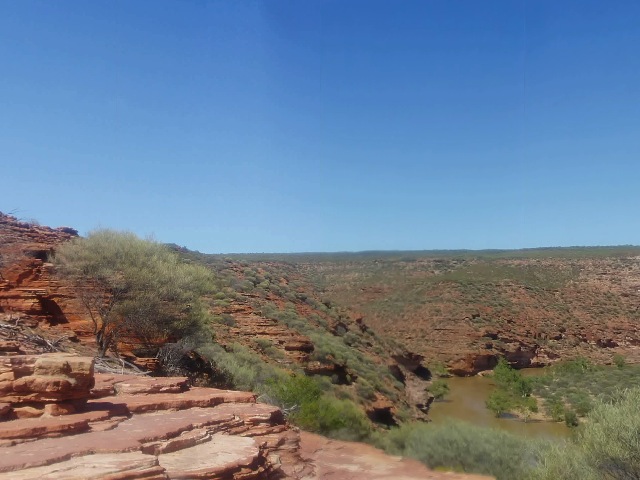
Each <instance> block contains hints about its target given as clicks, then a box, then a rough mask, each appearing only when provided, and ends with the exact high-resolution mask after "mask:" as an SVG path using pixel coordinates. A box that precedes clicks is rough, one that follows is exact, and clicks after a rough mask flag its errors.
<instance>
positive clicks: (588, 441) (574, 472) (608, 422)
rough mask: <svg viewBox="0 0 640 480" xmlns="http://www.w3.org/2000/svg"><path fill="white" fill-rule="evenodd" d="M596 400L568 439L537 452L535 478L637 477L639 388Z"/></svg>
mask: <svg viewBox="0 0 640 480" xmlns="http://www.w3.org/2000/svg"><path fill="white" fill-rule="evenodd" d="M614 397H615V400H614V401H610V402H605V401H602V400H598V401H597V402H595V406H594V408H593V410H592V411H591V413H590V414H589V421H588V422H586V423H585V424H584V425H582V426H581V427H580V428H579V429H577V434H576V436H575V437H573V438H572V439H571V441H569V442H568V443H566V444H564V445H559V446H553V445H551V446H549V447H548V448H547V449H546V450H544V451H542V452H541V455H540V466H539V468H538V469H536V471H535V472H534V473H533V475H532V477H531V478H533V479H535V480H575V479H586V480H596V479H611V480H626V479H637V478H640V436H638V432H640V388H637V387H636V388H633V389H630V390H625V391H618V392H616V394H615V395H614Z"/></svg>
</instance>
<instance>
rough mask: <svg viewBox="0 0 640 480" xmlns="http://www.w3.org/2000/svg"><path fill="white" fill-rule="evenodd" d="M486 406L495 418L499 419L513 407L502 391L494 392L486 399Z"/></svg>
mask: <svg viewBox="0 0 640 480" xmlns="http://www.w3.org/2000/svg"><path fill="white" fill-rule="evenodd" d="M486 406H487V408H488V409H489V410H491V411H492V412H493V414H494V415H495V416H496V418H497V417H501V416H502V415H503V414H505V413H507V412H508V411H509V410H511V409H512V408H513V407H514V403H513V399H512V398H511V395H509V394H508V393H507V392H505V391H504V390H494V391H493V392H491V394H490V395H489V398H487V401H486Z"/></svg>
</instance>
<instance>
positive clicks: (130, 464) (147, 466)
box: [0, 452, 167, 480]
mask: <svg viewBox="0 0 640 480" xmlns="http://www.w3.org/2000/svg"><path fill="white" fill-rule="evenodd" d="M89 478H96V479H98V478H99V479H103V480H107V479H108V480H129V479H133V478H135V479H139V480H164V479H166V478H167V475H166V473H165V470H164V468H163V467H161V466H160V465H159V464H158V459H157V458H156V457H155V456H153V455H144V454H142V453H140V452H131V453H119V454H116V455H114V454H96V455H86V456H83V457H76V458H72V459H70V460H67V461H64V462H60V463H56V464H54V465H47V466H44V467H35V468H28V469H26V470H20V471H17V472H7V473H0V480H87V479H89Z"/></svg>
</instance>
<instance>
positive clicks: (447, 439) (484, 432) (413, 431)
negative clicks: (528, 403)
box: [382, 422, 535, 480]
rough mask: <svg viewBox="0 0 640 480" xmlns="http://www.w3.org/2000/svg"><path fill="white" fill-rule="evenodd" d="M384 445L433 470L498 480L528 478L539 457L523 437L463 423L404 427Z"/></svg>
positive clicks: (391, 451) (386, 440)
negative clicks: (485, 475) (493, 477)
mask: <svg viewBox="0 0 640 480" xmlns="http://www.w3.org/2000/svg"><path fill="white" fill-rule="evenodd" d="M529 443H530V442H529ZM382 446H383V447H385V449H386V450H388V451H389V452H390V453H394V454H400V455H405V456H408V457H412V458H415V459H417V460H420V461H421V462H423V463H425V464H426V465H428V466H429V467H430V468H433V469H448V470H455V471H460V472H473V473H482V474H487V475H494V476H495V477H496V478H497V479H498V480H503V479H504V480H512V479H517V478H525V477H526V475H527V474H528V473H529V471H530V470H531V466H532V465H533V460H534V458H535V457H534V450H533V448H532V447H531V446H530V445H528V441H527V440H525V439H523V438H520V437H516V436H514V435H511V434H508V433H506V432H503V431H500V430H493V429H488V428H481V427H476V426H472V425H469V424H466V423H462V422H451V423H447V424H442V425H429V424H409V425H403V426H401V427H399V428H396V429H392V430H391V431H390V432H389V434H388V435H387V436H386V438H384V439H383V440H382Z"/></svg>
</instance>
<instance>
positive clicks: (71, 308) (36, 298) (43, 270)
mask: <svg viewBox="0 0 640 480" xmlns="http://www.w3.org/2000/svg"><path fill="white" fill-rule="evenodd" d="M77 235H78V232H77V231H75V230H74V229H72V228H69V227H60V228H49V227H44V226H40V225H35V224H33V223H26V222H20V221H18V220H17V219H16V218H15V217H12V216H10V215H5V214H3V213H1V212H0V314H5V316H8V317H11V318H12V320H14V321H16V320H17V321H19V322H21V323H23V324H27V325H29V326H36V325H46V326H51V325H56V324H67V323H69V322H72V321H75V322H82V321H83V320H84V314H83V312H82V308H81V306H80V305H79V304H78V302H77V301H76V300H75V298H74V295H73V291H72V290H71V289H70V288H69V286H67V285H65V284H63V283H61V282H59V281H58V280H56V279H55V278H54V277H53V276H52V274H51V273H52V269H51V265H50V264H49V263H47V258H48V255H49V254H50V253H51V252H52V251H53V249H54V248H55V247H56V245H59V244H60V243H62V242H66V241H68V240H70V239H72V238H74V237H76V236H77Z"/></svg>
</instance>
